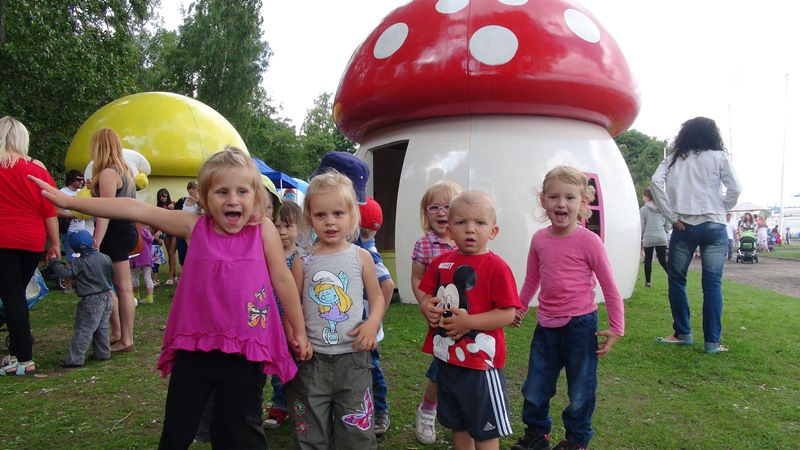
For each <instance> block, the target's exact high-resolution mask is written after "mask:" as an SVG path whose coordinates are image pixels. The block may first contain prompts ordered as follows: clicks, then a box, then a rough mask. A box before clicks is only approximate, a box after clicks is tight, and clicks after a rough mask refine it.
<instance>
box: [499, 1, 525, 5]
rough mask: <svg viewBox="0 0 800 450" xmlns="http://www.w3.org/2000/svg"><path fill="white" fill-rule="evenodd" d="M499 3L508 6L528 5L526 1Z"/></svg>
mask: <svg viewBox="0 0 800 450" xmlns="http://www.w3.org/2000/svg"><path fill="white" fill-rule="evenodd" d="M500 3H502V4H504V5H508V6H522V5H524V4H525V3H528V0H500Z"/></svg>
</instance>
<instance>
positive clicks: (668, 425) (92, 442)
mask: <svg viewBox="0 0 800 450" xmlns="http://www.w3.org/2000/svg"><path fill="white" fill-rule="evenodd" d="M776 253H779V252H776ZM641 285H643V281H642V279H641V275H640V279H639V281H638V282H637V289H636V291H635V292H634V295H633V297H632V298H630V299H629V300H627V301H626V310H627V311H626V318H627V336H626V337H624V338H623V339H622V340H620V341H619V343H618V344H617V345H616V346H615V347H614V349H613V351H612V352H611V354H610V355H609V356H608V357H606V358H604V359H603V360H602V361H601V363H600V369H599V388H598V404H597V410H596V412H595V415H594V424H593V426H594V429H595V431H596V435H595V438H594V440H593V441H592V447H593V448H597V449H710V448H722V449H751V448H775V449H777V448H796V447H797V442H798V440H800V340H798V336H800V322H799V321H798V320H797V319H796V318H797V315H798V314H797V313H798V310H800V303H799V302H800V299H796V298H791V297H787V296H783V295H779V294H775V293H772V292H768V291H764V290H760V289H755V288H750V287H747V286H744V285H738V284H734V283H730V282H725V283H724V285H723V290H724V295H725V309H724V312H723V313H724V317H723V325H724V328H723V342H724V343H725V344H727V345H729V346H730V347H731V351H730V352H728V353H725V354H720V355H706V354H705V353H703V350H702V344H699V343H698V344H696V345H694V346H691V347H664V346H659V345H658V344H656V343H655V338H656V337H657V336H663V335H666V334H668V333H670V331H671V322H672V319H671V316H670V313H669V306H668V300H667V290H666V278H665V275H664V274H663V272H662V271H654V272H653V286H654V287H653V288H650V289H644V288H641V287H640V286H641ZM689 285H690V299H691V306H692V324H693V327H694V330H693V331H694V333H695V339H696V340H698V341H702V325H701V316H700V311H701V308H700V301H701V300H700V299H701V293H700V280H699V273H696V272H690V273H689ZM173 292H174V288H173V287H165V286H161V287H157V288H156V304H155V305H143V306H140V307H139V308H137V311H136V313H137V317H136V352H134V353H127V354H120V355H115V356H114V357H113V358H112V360H110V361H108V362H102V363H98V362H89V363H88V364H87V365H86V367H84V368H80V369H71V370H64V369H62V368H61V367H60V366H58V361H59V360H60V359H61V358H63V357H64V354H65V349H66V347H67V343H68V340H69V338H70V335H71V328H72V319H73V316H74V307H75V301H76V298H75V297H74V296H67V295H63V294H61V293H52V292H51V294H50V295H49V296H47V297H46V298H44V299H42V301H41V302H40V303H39V305H38V306H37V307H36V308H35V309H34V310H33V311H32V312H31V320H32V323H33V328H34V334H35V336H36V344H35V348H34V351H35V360H36V362H37V363H38V368H39V374H40V377H38V378H32V377H5V378H0V399H2V401H0V417H2V420H0V449H12V448H22V449H51V448H60V449H77V448H81V449H107V448H129V449H151V448H155V447H156V446H157V444H158V439H159V435H160V432H161V423H162V420H163V408H164V398H165V395H166V388H167V381H166V380H162V379H161V377H160V373H159V372H158V371H156V369H155V365H156V361H157V358H158V353H159V349H160V346H161V341H160V339H161V334H162V331H161V330H160V327H161V325H163V324H164V322H165V320H166V315H167V312H168V309H169V303H170V302H169V299H170V298H171V295H172V293H173ZM601 312H602V313H601V315H602V317H603V323H606V321H605V309H604V308H603V307H602V306H601ZM531 318H532V316H531V317H529V318H528V319H527V320H526V321H525V322H524V324H523V327H522V328H520V329H509V330H508V331H507V336H508V355H509V357H508V361H507V366H506V378H507V381H508V389H509V394H510V398H511V411H512V423H513V425H514V432H515V433H514V435H513V436H512V437H510V438H507V439H504V440H502V441H501V446H502V447H503V448H508V447H510V446H511V445H512V444H513V442H514V441H515V440H516V439H517V438H519V437H520V436H521V434H522V433H523V431H524V425H523V424H522V421H521V418H520V414H521V409H522V399H521V395H520V386H521V384H522V382H523V381H524V379H525V375H526V370H527V363H528V347H529V344H530V338H531V334H532V331H533V325H534V321H533V320H530V319H531ZM384 323H385V327H386V339H385V340H384V341H383V343H382V352H381V353H382V364H383V368H384V371H385V373H386V378H387V380H388V383H389V402H390V414H391V421H392V426H391V428H390V429H389V432H388V433H387V434H386V436H385V437H383V438H381V439H380V440H379V446H380V447H381V448H384V449H410V448H430V449H445V448H448V446H449V438H448V433H440V441H439V443H437V444H436V445H432V446H421V445H419V444H417V443H416V441H415V438H414V427H413V424H414V412H415V408H416V406H417V404H418V403H419V401H420V398H421V395H422V391H423V388H424V384H425V378H424V373H425V370H426V368H427V366H428V364H429V362H430V357H429V356H427V355H423V354H422V353H421V352H420V351H419V348H420V347H421V344H422V340H423V337H424V334H425V324H424V322H423V320H422V318H421V316H420V315H419V313H418V311H417V308H416V307H414V306H412V305H403V304H399V303H393V304H392V306H391V308H390V309H389V312H388V313H387V317H386V320H385V322H384ZM564 388H565V384H564V380H563V377H562V380H561V382H560V384H559V392H558V394H557V395H556V397H555V398H554V399H553V402H552V414H553V416H554V424H555V425H554V429H553V437H554V439H556V440H559V439H561V438H562V437H563V426H562V423H561V419H560V414H561V411H562V410H563V408H564V406H565V405H566V402H567V400H566V396H565V394H564ZM270 394H271V390H270V388H269V387H267V394H266V397H267V398H269V395H270ZM290 432H291V426H290V425H289V424H288V423H287V424H285V425H284V426H283V427H282V428H280V429H278V430H270V431H267V437H268V439H269V441H270V446H271V448H273V449H281V448H287V447H288V442H289V436H290ZM191 448H192V449H209V448H210V446H209V445H207V444H194V445H193V446H192V447H191Z"/></svg>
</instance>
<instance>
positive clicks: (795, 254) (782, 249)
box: [758, 244, 800, 260]
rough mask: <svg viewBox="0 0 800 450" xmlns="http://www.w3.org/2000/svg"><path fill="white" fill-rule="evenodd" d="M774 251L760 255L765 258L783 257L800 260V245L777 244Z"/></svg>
mask: <svg viewBox="0 0 800 450" xmlns="http://www.w3.org/2000/svg"><path fill="white" fill-rule="evenodd" d="M773 248H774V249H775V251H774V252H763V253H759V254H758V255H759V256H761V257H763V258H782V259H795V260H800V245H798V244H792V245H776V246H774V247H773Z"/></svg>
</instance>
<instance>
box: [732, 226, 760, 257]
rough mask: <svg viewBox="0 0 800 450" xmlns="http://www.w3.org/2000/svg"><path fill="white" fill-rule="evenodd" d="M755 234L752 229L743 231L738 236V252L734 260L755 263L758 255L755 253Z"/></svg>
mask: <svg viewBox="0 0 800 450" xmlns="http://www.w3.org/2000/svg"><path fill="white" fill-rule="evenodd" d="M756 242H757V239H756V235H755V233H753V232H752V231H744V232H742V235H741V236H739V254H738V255H736V262H737V263H739V262H742V263H744V262H748V261H749V262H750V263H751V264H752V263H757V262H758V255H756Z"/></svg>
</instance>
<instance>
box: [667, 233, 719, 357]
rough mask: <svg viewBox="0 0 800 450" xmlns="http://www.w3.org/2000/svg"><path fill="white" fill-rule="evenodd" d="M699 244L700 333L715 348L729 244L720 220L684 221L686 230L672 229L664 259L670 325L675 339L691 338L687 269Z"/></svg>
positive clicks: (717, 338)
mask: <svg viewBox="0 0 800 450" xmlns="http://www.w3.org/2000/svg"><path fill="white" fill-rule="evenodd" d="M698 246H699V247H700V253H701V255H702V259H701V263H702V267H703V272H702V286H703V335H704V340H705V346H706V348H716V347H719V338H720V333H721V332H722V268H723V267H724V265H725V251H726V250H727V248H728V234H727V232H726V231H725V225H723V224H721V223H714V222H704V223H701V224H700V225H686V229H685V230H679V229H677V228H674V229H673V230H672V237H671V238H670V241H669V260H668V261H667V278H668V280H669V305H670V308H671V309H672V320H673V323H672V328H673V329H674V330H675V337H677V338H678V339H691V338H692V326H691V323H690V321H689V298H688V296H687V295H686V273H687V272H688V271H689V264H691V262H692V255H693V254H694V251H695V249H696V248H697V247H698Z"/></svg>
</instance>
